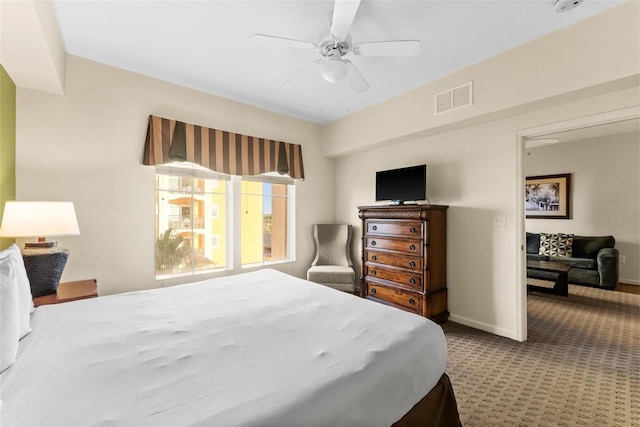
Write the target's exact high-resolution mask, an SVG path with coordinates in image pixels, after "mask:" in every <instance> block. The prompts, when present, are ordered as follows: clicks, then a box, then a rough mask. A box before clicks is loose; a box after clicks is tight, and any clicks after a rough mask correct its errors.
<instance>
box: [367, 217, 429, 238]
mask: <svg viewBox="0 0 640 427" xmlns="http://www.w3.org/2000/svg"><path fill="white" fill-rule="evenodd" d="M423 225H424V223H423V222H422V221H380V220H367V233H370V234H392V235H397V236H416V237H420V236H422V227H423Z"/></svg>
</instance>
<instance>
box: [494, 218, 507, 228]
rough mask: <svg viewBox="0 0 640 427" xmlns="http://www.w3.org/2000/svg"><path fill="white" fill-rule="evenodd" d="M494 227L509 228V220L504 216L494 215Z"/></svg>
mask: <svg viewBox="0 0 640 427" xmlns="http://www.w3.org/2000/svg"><path fill="white" fill-rule="evenodd" d="M493 226H494V227H506V226H507V218H506V217H505V216H504V215H494V216H493Z"/></svg>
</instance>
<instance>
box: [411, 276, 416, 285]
mask: <svg viewBox="0 0 640 427" xmlns="http://www.w3.org/2000/svg"><path fill="white" fill-rule="evenodd" d="M409 283H411V284H412V285H415V284H416V279H414V278H413V277H412V278H411V279H409Z"/></svg>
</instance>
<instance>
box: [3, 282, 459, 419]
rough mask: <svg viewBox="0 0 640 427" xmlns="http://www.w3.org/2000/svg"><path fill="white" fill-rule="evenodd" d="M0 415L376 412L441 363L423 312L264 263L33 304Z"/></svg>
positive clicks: (418, 389)
mask: <svg viewBox="0 0 640 427" xmlns="http://www.w3.org/2000/svg"><path fill="white" fill-rule="evenodd" d="M31 325H32V328H33V332H31V333H30V334H29V335H27V336H26V337H25V338H24V339H23V340H22V341H20V347H19V351H18V358H17V361H16V363H15V364H14V365H13V366H12V367H11V368H9V369H8V370H7V371H5V372H4V373H3V374H2V375H1V376H0V381H1V393H2V395H1V400H2V401H3V405H2V406H0V411H1V420H2V423H1V424H2V427H13V426H16V427H17V426H65V427H66V426H81V427H86V426H93V425H102V426H153V427H159V426H231V425H233V426H237V425H242V426H249V425H255V426H258V425H259V426H296V427H300V426H319V425H323V426H366V427H371V426H389V425H391V424H392V423H394V422H395V421H397V420H398V419H400V418H401V417H402V416H403V415H404V414H405V413H406V412H408V411H409V410H410V409H411V408H412V407H413V405H415V404H416V403H417V402H418V401H419V400H420V399H421V398H422V397H424V396H425V395H426V394H427V392H428V391H429V390H430V389H431V388H432V387H433V386H434V385H435V384H436V382H437V381H438V379H439V378H440V376H441V375H442V374H443V373H444V371H445V367H446V343H445V338H444V334H443V332H442V329H441V328H440V326H438V325H437V324H435V323H433V322H431V321H429V320H427V319H424V318H422V317H419V316H416V315H413V314H410V313H406V312H404V311H401V310H397V309H393V308H390V307H386V306H384V305H381V304H378V303H374V302H371V301H367V300H364V299H361V298H358V297H356V296H352V295H347V294H344V293H342V292H339V291H335V290H333V289H329V288H326V287H324V286H322V285H316V284H313V283H310V282H307V281H305V280H301V279H297V278H294V277H292V276H288V275H286V274H283V273H279V272H277V271H275V270H261V271H257V272H252V273H246V274H241V275H237V276H231V277H224V278H217V279H211V280H206V281H203V282H198V283H194V284H189V285H181V286H175V287H171V288H163V289H156V290H152V291H144V292H133V293H128V294H121V295H114V296H108V297H100V298H96V299H91V300H84V301H77V302H70V303H65V304H59V305H49V306H42V307H39V308H38V309H37V310H36V312H35V313H33V315H32V319H31Z"/></svg>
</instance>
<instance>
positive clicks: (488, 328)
mask: <svg viewBox="0 0 640 427" xmlns="http://www.w3.org/2000/svg"><path fill="white" fill-rule="evenodd" d="M449 321H451V322H454V323H459V324H461V325H464V326H469V327H471V328H474V329H480V330H481V331H485V332H489V333H490V334H494V335H499V336H501V337H505V338H510V339H512V340H516V341H519V340H518V338H517V335H516V333H515V331H512V330H509V329H504V328H499V327H497V326H496V325H490V324H488V323H484V322H478V321H477V320H473V319H469V318H466V317H462V316H456V315H455V314H451V315H449Z"/></svg>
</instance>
